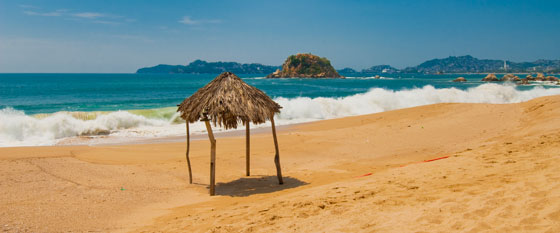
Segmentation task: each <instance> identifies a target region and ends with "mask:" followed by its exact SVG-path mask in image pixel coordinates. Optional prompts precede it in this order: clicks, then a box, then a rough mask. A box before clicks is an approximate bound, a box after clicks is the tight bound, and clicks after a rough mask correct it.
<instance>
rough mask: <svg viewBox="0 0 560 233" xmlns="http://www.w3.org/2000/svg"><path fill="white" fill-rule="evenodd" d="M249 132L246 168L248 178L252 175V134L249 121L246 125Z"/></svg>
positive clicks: (246, 138) (246, 139)
mask: <svg viewBox="0 0 560 233" xmlns="http://www.w3.org/2000/svg"><path fill="white" fill-rule="evenodd" d="M246 125H247V130H245V142H246V143H245V145H246V148H245V153H246V154H245V165H246V166H245V167H246V170H247V176H250V175H251V133H250V129H249V121H247V123H246Z"/></svg>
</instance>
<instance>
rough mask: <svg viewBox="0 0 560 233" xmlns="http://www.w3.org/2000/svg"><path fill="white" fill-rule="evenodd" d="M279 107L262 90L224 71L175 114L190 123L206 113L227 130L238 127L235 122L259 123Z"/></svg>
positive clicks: (180, 106)
mask: <svg viewBox="0 0 560 233" xmlns="http://www.w3.org/2000/svg"><path fill="white" fill-rule="evenodd" d="M280 108H282V107H281V106H280V105H279V104H278V103H276V102H274V101H273V100H272V99H271V98H270V97H268V96H267V95H266V94H265V93H264V92H262V91H261V90H259V89H257V88H256V87H253V86H251V85H249V84H247V83H245V82H244V81H243V80H241V79H240V78H239V77H237V76H236V75H235V74H233V73H231V72H224V73H222V74H220V75H219V76H218V77H216V78H215V79H214V80H212V81H211V82H209V83H208V84H206V86H204V87H202V88H200V89H198V91H197V92H195V93H194V94H193V95H192V96H190V97H189V98H186V99H185V100H184V101H183V102H182V103H181V104H180V105H179V108H178V109H177V111H178V112H181V117H182V118H183V119H185V120H187V121H188V122H190V123H193V122H195V121H197V120H199V119H201V118H203V113H205V114H207V116H208V118H210V120H211V121H212V122H213V123H214V125H220V126H224V127H225V128H226V129H230V128H237V123H238V122H242V123H243V124H245V123H246V122H247V121H249V122H253V123H254V124H262V123H264V122H265V121H267V120H269V119H270V117H271V116H272V115H273V114H274V113H278V112H280Z"/></svg>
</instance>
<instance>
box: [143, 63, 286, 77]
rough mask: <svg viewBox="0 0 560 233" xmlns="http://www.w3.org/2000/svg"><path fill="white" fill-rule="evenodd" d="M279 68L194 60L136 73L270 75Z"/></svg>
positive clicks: (159, 66) (161, 65) (253, 64)
mask: <svg viewBox="0 0 560 233" xmlns="http://www.w3.org/2000/svg"><path fill="white" fill-rule="evenodd" d="M278 68H279V66H267V65H262V64H258V63H251V64H241V63H237V62H207V61H202V60H195V61H193V62H191V63H190V64H188V65H186V66H183V65H165V64H160V65H157V66H153V67H146V68H141V69H138V70H137V71H136V73H166V74H219V73H222V72H225V71H230V72H233V73H236V74H270V73H272V72H274V71H275V70H277V69H278Z"/></svg>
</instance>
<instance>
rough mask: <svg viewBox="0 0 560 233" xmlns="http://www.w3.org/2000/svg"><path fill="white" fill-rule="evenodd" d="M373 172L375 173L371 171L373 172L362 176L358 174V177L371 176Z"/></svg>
mask: <svg viewBox="0 0 560 233" xmlns="http://www.w3.org/2000/svg"><path fill="white" fill-rule="evenodd" d="M372 174H373V173H371V172H370V173H367V174H363V175H361V176H358V177H364V176H371V175H372Z"/></svg>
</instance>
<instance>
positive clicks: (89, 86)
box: [0, 74, 527, 114]
mask: <svg viewBox="0 0 560 233" xmlns="http://www.w3.org/2000/svg"><path fill="white" fill-rule="evenodd" d="M347 76H351V75H347ZM383 76H384V77H387V78H388V79H371V78H369V79H368V78H367V76H363V75H362V76H358V77H361V78H348V79H328V80H327V79H272V80H271V79H262V75H261V77H259V75H240V77H241V78H243V79H244V80H245V81H246V82H247V83H249V84H250V85H253V86H256V87H257V88H260V89H261V90H263V91H265V92H266V93H267V94H268V95H270V96H271V97H273V98H275V97H286V98H293V97H311V98H313V97H343V96H350V95H354V94H357V93H364V92H367V91H368V90H369V89H371V88H374V87H380V88H384V89H388V90H394V91H398V90H403V89H413V88H418V87H423V86H425V85H432V86H434V87H435V88H450V87H454V88H458V89H463V90H464V89H467V88H470V87H474V86H477V85H480V84H481V82H476V81H479V80H480V79H481V78H482V77H483V75H462V76H465V77H466V78H467V79H468V80H469V81H470V80H473V82H468V83H453V82H451V80H452V79H454V78H456V77H458V75H383ZM214 77H216V74H0V109H1V108H5V107H12V108H14V109H16V110H22V111H24V112H25V113H26V114H37V113H54V112H59V111H115V110H128V109H151V108H162V107H173V106H176V105H177V104H179V103H180V102H181V101H182V100H183V99H184V98H186V97H188V96H190V95H191V94H192V93H194V92H195V91H196V90H197V89H198V88H200V87H202V86H204V85H205V84H206V83H208V82H209V81H210V80H212V79H213V78H214ZM475 80H476V81H475ZM523 88H525V89H527V87H523Z"/></svg>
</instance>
